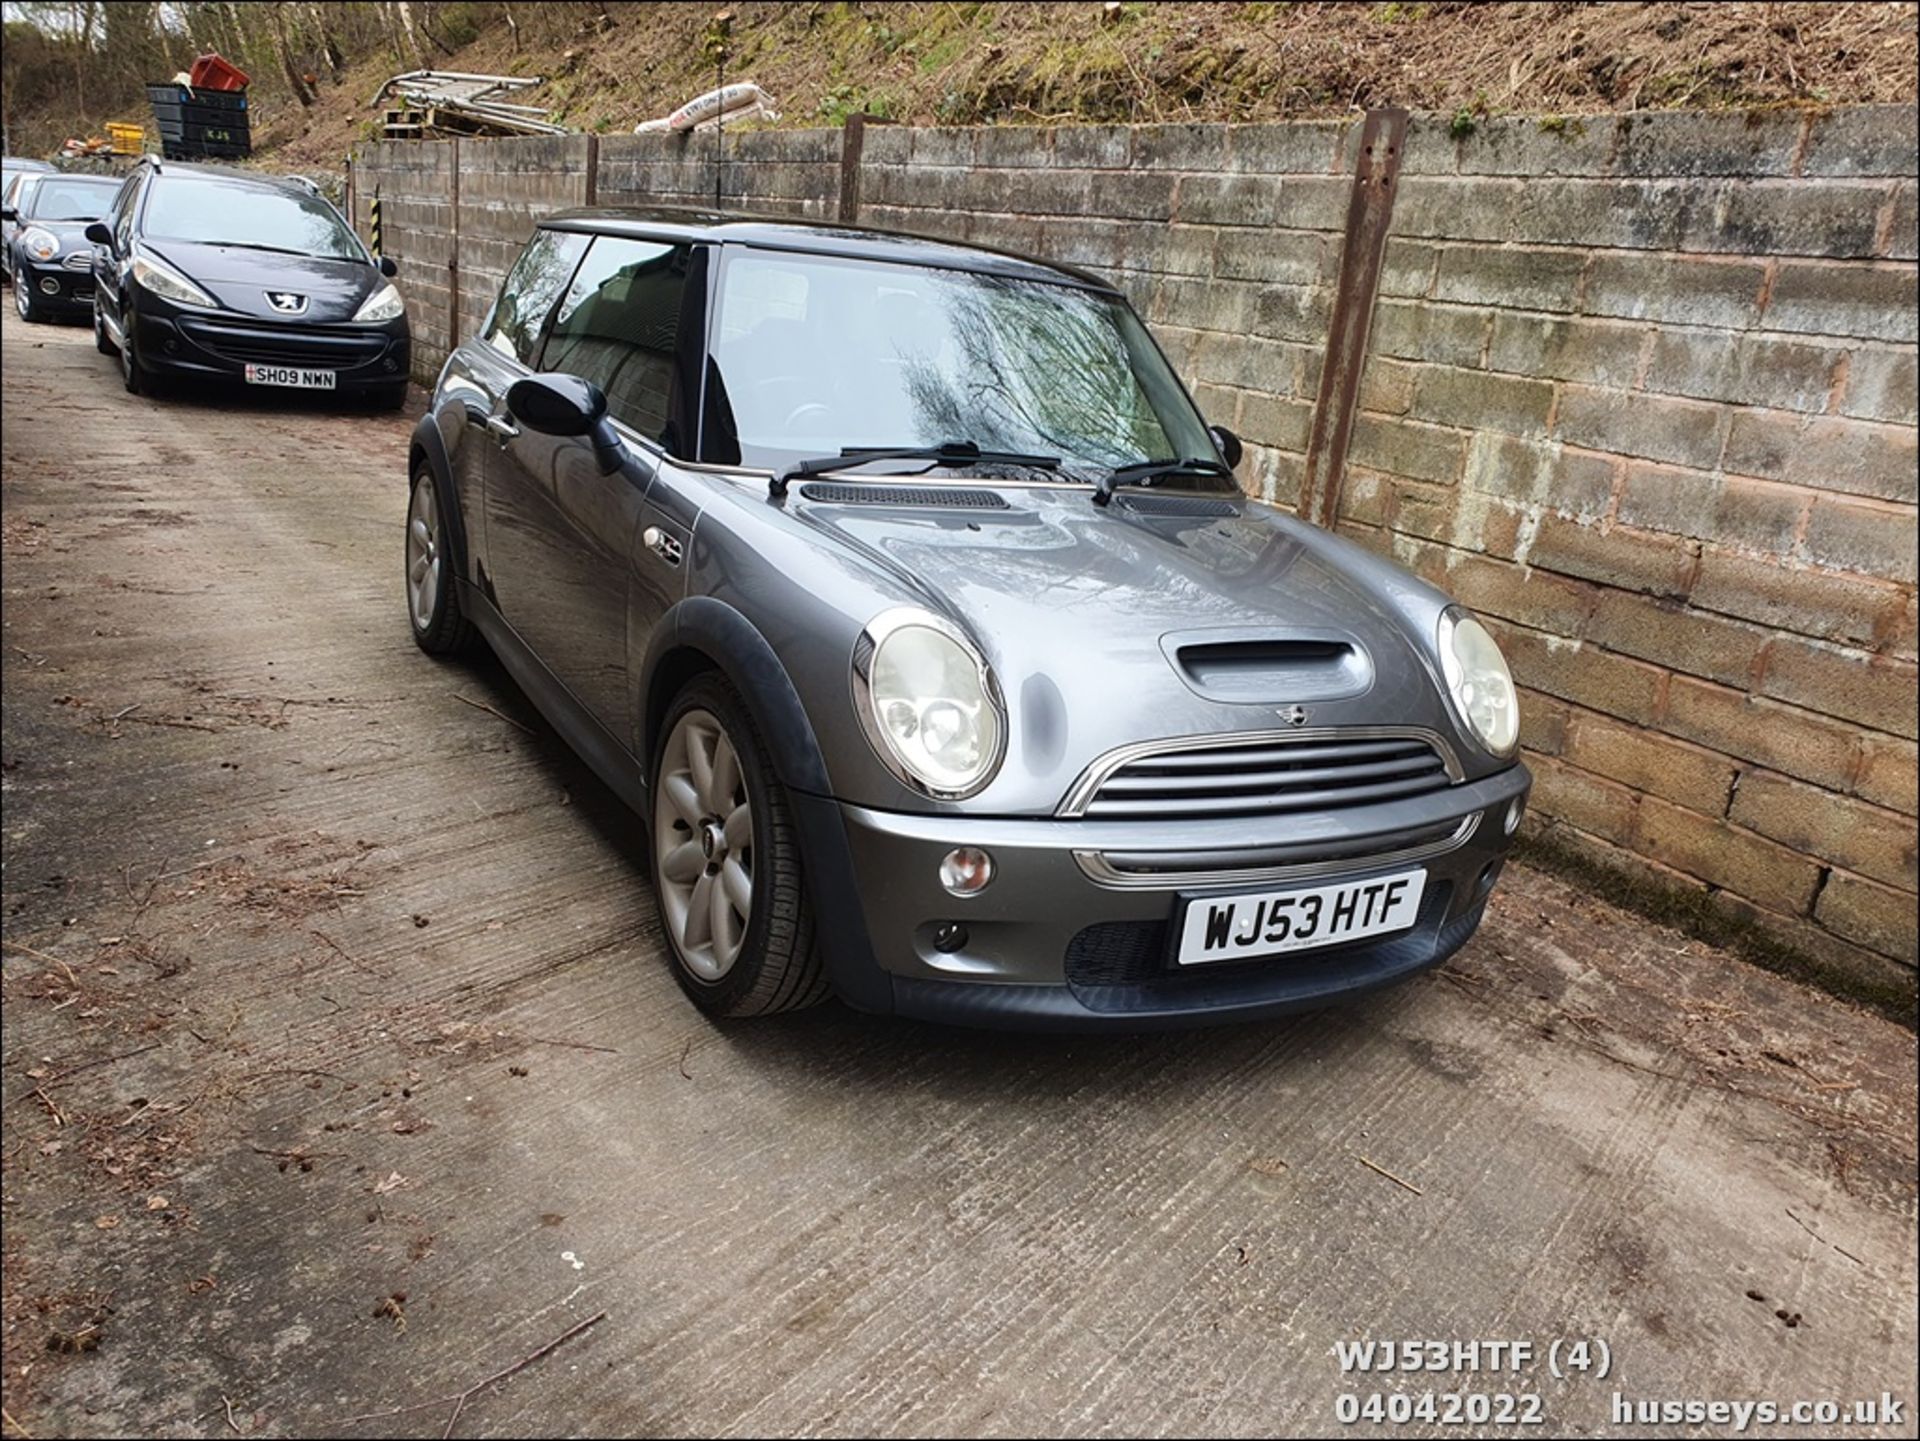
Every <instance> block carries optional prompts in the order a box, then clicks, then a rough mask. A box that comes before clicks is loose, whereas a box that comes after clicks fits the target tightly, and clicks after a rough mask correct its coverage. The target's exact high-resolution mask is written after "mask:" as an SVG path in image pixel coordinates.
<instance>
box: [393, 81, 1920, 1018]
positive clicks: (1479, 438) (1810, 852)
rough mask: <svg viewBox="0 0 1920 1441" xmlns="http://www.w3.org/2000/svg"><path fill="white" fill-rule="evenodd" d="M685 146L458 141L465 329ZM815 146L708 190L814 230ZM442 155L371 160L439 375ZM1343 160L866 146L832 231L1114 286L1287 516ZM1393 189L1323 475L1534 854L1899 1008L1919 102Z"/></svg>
mask: <svg viewBox="0 0 1920 1441" xmlns="http://www.w3.org/2000/svg"><path fill="white" fill-rule="evenodd" d="M711 140H712V137H711V136H699V137H694V138H692V139H690V140H683V139H679V138H676V137H669V136H622V137H609V138H606V139H603V140H599V141H598V142H589V141H588V140H587V139H586V138H585V137H570V138H568V139H567V140H564V141H557V142H551V141H487V142H482V141H471V140H469V141H464V142H462V143H461V155H460V166H459V215H460V222H461V235H460V240H459V251H460V274H461V311H462V333H463V334H471V331H472V327H473V325H474V324H475V323H477V321H478V319H479V317H480V316H481V315H483V314H484V312H485V309H486V307H487V305H488V304H490V303H491V300H492V291H493V289H494V288H495V287H496V286H497V284H498V278H499V275H500V274H501V273H502V271H503V269H504V266H505V265H506V264H507V263H509V262H510V260H511V256H512V253H513V250H514V248H515V245H516V243H517V237H519V236H521V235H523V234H524V231H525V229H526V227H527V225H528V224H529V222H530V221H531V219H532V218H533V216H534V215H536V214H537V213H539V212H540V211H541V210H542V209H543V208H553V207H556V206H558V205H562V204H577V203H580V201H581V200H583V199H584V198H585V196H586V193H587V184H586V170H587V167H589V166H592V167H594V175H595V184H594V186H593V189H594V192H595V198H596V199H597V200H598V201H599V202H600V203H604V204H618V203H624V202H632V201H642V200H652V201H655V202H668V203H682V204H688V203H690V204H697V205H702V206H708V205H711V203H712V200H713V195H714V162H713V149H712V145H711ZM842 144H843V137H842V134H841V132H838V131H762V132H746V133H742V134H739V135H736V136H733V137H731V138H730V139H729V140H728V142H727V157H728V158H727V163H726V164H725V166H724V167H722V169H721V177H720V178H721V186H722V195H723V198H724V201H725V203H726V204H727V205H729V206H734V207H740V208H746V209H752V210H758V211H762V212H766V213H775V214H784V215H793V216H804V217H807V218H812V219H831V218H833V217H835V216H837V215H838V214H839V213H840V207H841V202H842V185H843V183H844V178H843V174H842V166H841V155H842V148H841V147H842ZM449 148H450V147H448V146H446V145H433V144H424V145H422V144H389V145H381V146H374V147H370V148H369V149H368V150H367V151H365V152H364V153H363V154H362V156H361V158H360V162H359V165H358V166H357V168H356V193H357V199H358V204H357V210H358V214H359V216H360V218H361V221H362V226H363V229H364V221H365V203H366V199H367V197H369V196H370V195H371V193H372V189H373V184H374V182H375V181H376V180H377V181H378V182H379V183H381V184H382V186H383V188H384V192H385V195H386V226H387V231H388V249H389V251H390V252H393V253H396V254H402V255H403V256H405V257H406V260H405V262H404V263H406V266H407V268H406V270H405V271H404V272H403V276H402V280H403V287H404V288H405V289H407V290H408V292H409V297H410V303H411V304H412V305H413V306H414V308H415V312H416V331H415V333H416V335H417V336H419V337H420V349H421V365H420V368H421V370H422V373H431V369H432V367H434V366H437V365H438V363H439V360H440V358H441V356H442V355H443V354H444V349H445V333H446V325H445V322H444V319H440V320H438V321H437V322H436V320H435V317H434V311H435V307H436V306H437V307H440V309H439V312H438V314H439V315H440V316H444V312H445V306H446V303H447V290H446V286H445V283H444V282H445V265H446V260H447V249H448V243H447V237H446V228H447V225H448V222H449V218H450V214H451V210H450V205H451V194H452V184H453V176H452V168H451V165H450V163H449V161H448V159H447V158H446V153H447V151H448V150H449ZM595 149H597V160H596V157H595V154H594V153H593V152H594V150H595ZM1359 150H1360V127H1359V126H1358V125H1357V124H1351V123H1348V122H1344V121H1337V122H1305V123H1298V124H1290V125H1260V126H1221V125H1193V126H1083V127H1073V128H1067V129H1058V130H1048V129H1039V128H970V129H924V130H921V129H915V130H909V129H906V128H900V127H891V126H869V127H868V128H867V129H866V133H865V136H864V140H863V143H862V146H861V150H860V154H859V163H858V166H857V180H858V200H859V218H860V220H861V221H862V222H863V223H867V224H874V225H881V226H888V227H892V228H898V229H904V230H911V231H916V232H919V233H924V234H929V235H937V236H943V237H947V238H952V239H960V240H968V241H973V242H976V243H981V244H987V245H996V246H1001V247H1005V248H1010V249H1015V250H1020V251H1025V252H1029V253H1033V254H1037V255H1041V256H1044V257H1047V258H1051V259H1056V260H1062V261H1067V262H1071V263H1074V264H1079V265H1083V266H1086V267H1088V268H1091V269H1093V270H1096V271H1099V272H1101V273H1103V274H1105V275H1107V276H1109V277H1111V278H1112V279H1113V280H1114V281H1115V282H1116V283H1117V284H1118V285H1120V286H1121V287H1122V288H1123V289H1124V290H1125V291H1126V292H1127V294H1128V295H1129V296H1130V297H1131V298H1132V299H1133V301H1134V303H1135V305H1136V306H1137V307H1138V308H1139V309H1140V310H1141V312H1142V313H1143V314H1144V315H1146V316H1147V318H1148V319H1149V321H1150V322H1151V323H1152V325H1153V327H1154V331H1155V334H1156V335H1157V336H1158V337H1159V338H1160V340H1161V342H1162V344H1163V345H1164V346H1165V347H1166V349H1167V351H1168V353H1169V355H1170V356H1171V357H1172V358H1173V360H1174V361H1175V363H1176V364H1177V365H1178V367H1179V368H1180V370H1181V371H1182V373H1183V374H1184V375H1185V376H1186V377H1187V379H1188V381H1189V383H1190V384H1191V385H1192V386H1193V388H1194V392H1195V394H1196V396H1197V397H1198V399H1199V401H1200V403H1201V406H1202V408H1203V409H1204V410H1205V411H1206V413H1207V415H1208V417H1209V418H1210V419H1212V420H1216V421H1219V422H1222V423H1224V424H1227V425H1231V426H1232V427H1233V428H1234V429H1236V430H1237V431H1238V432H1239V433H1240V434H1241V435H1242V437H1243V438H1244V439H1245V440H1246V441H1247V442H1248V455H1247V459H1246V461H1245V462H1243V465H1242V481H1243V484H1245V485H1246V486H1247V488H1248V489H1249V490H1251V491H1253V492H1254V493H1257V494H1259V495H1261V496H1263V497H1265V498H1267V499H1269V500H1272V501H1275V502H1276V503H1279V504H1282V505H1287V506H1295V505H1298V504H1299V503H1300V501H1301V487H1302V483H1303V476H1304V474H1305V470H1306V466H1305V461H1306V454H1307V450H1308V445H1309V439H1308V437H1309V432H1310V430H1311V429H1312V426H1313V421H1314V413H1315V404H1316V395H1317V392H1318V389H1319V386H1320V377H1321V371H1322V368H1323V365H1324V363H1325V360H1326V357H1327V351H1328V343H1329V342H1328V337H1329V321H1330V316H1331V314H1332V310H1333V305H1334V300H1335V295H1336V291H1337V287H1338V284H1339V280H1340V274H1341V264H1342V253H1343V246H1344V241H1345V231H1346V225H1347V215H1348V201H1349V197H1350V196H1351V194H1352V193H1353V186H1354V183H1355V182H1354V174H1355V169H1356V165H1357V164H1359V163H1360V156H1359V153H1358V152H1359ZM436 152H437V153H438V158H436ZM1398 160H1399V163H1400V167H1401V168H1400V174H1399V176H1398V178H1397V180H1395V181H1394V182H1392V183H1393V184H1394V186H1395V187H1396V193H1395V195H1394V198H1393V210H1392V216H1391V224H1390V229H1389V231H1388V236H1389V238H1388V241H1387V245H1386V250H1385V255H1384V258H1383V261H1382V264H1381V266H1380V270H1379V277H1378V297H1377V299H1376V301H1375V303H1374V306H1373V309H1372V324H1371V329H1370V331H1369V332H1367V337H1366V352H1365V359H1364V367H1363V369H1362V370H1361V372H1360V384H1359V396H1358V412H1357V414H1356V417H1355V419H1354V423H1353V426H1352V431H1351V435H1350V437H1349V438H1348V440H1347V444H1346V447H1345V451H1344V461H1345V464H1344V466H1341V465H1340V464H1339V463H1338V462H1339V460H1340V458H1341V455H1340V452H1339V448H1338V446H1337V445H1336V446H1335V448H1334V451H1335V453H1334V462H1335V463H1334V464H1333V466H1332V467H1331V471H1330V472H1329V470H1328V468H1327V467H1326V466H1325V465H1323V466H1322V468H1321V469H1320V470H1319V471H1317V472H1316V475H1318V476H1322V477H1325V476H1327V475H1329V474H1330V475H1331V478H1332V479H1331V483H1332V484H1333V485H1334V486H1335V487H1336V488H1337V497H1338V508H1337V516H1338V518H1337V522H1336V524H1337V526H1338V528H1339V529H1340V530H1341V531H1342V532H1343V533H1345V534H1347V535H1349V536H1352V537H1353V538H1355V539H1356V540H1358V541H1360V542H1361V543H1363V544H1366V545H1369V546H1372V547H1374V548H1376V549H1380V550H1383V551H1387V552H1390V553H1392V554H1393V555H1395V556H1397V557H1398V558H1399V559H1400V560H1402V561H1403V562H1404V563H1406V564H1407V565H1409V566H1410V567H1412V568H1413V569H1415V570H1417V571H1419V572H1420V573H1421V574H1423V575H1425V576H1428V577H1429V578H1431V579H1433V580H1434V581H1436V582H1437V583H1439V584H1441V585H1442V586H1444V587H1445V588H1447V589H1448V590H1450V591H1451V592H1453V593H1454V594H1456V595H1458V596H1459V597H1460V599H1461V600H1462V601H1463V602H1465V603H1466V604H1468V605H1471V606H1473V607H1474V608H1475V609H1476V610H1478V611H1479V612H1480V613H1482V614H1483V615H1484V616H1486V617H1487V618H1488V619H1489V621H1490V622H1491V623H1492V624H1493V625H1494V626H1495V628H1496V629H1497V630H1498V631H1499V632H1500V635H1501V639H1502V641H1503V643H1504V644H1505V646H1506V647H1507V651H1508V655H1509V658H1510V659H1511V661H1512V663H1513V667H1514V671H1515V674H1516V676H1517V677H1518V679H1519V680H1520V682H1521V684H1522V686H1523V687H1524V688H1525V690H1526V697H1525V700H1526V706H1525V714H1526V732H1525V736H1524V741H1525V744H1526V746H1527V750H1528V758H1529V761H1530V762H1531V763H1532V765H1533V766H1534V770H1535V773H1536V775H1537V776H1538V778H1539V783H1538V787H1537V790H1536V793H1535V794H1536V801H1535V817H1534V820H1533V822H1532V823H1531V824H1533V825H1534V827H1535V829H1536V831H1542V830H1544V831H1545V832H1547V833H1549V834H1551V835H1552V836H1553V837H1554V838H1556V839H1557V840H1558V841H1560V842H1561V843H1562V844H1563V845H1564V846H1568V847H1571V848H1573V849H1575V850H1577V851H1580V852H1582V853H1584V854H1586V855H1588V856H1590V857H1593V858H1596V859H1599V860H1602V861H1604V862H1606V863H1608V864H1610V865H1612V866H1614V867H1616V868H1624V869H1627V870H1629V871H1632V872H1635V873H1637V874H1638V875H1639V876H1641V877H1644V878H1650V879H1653V880H1655V881H1656V882H1658V883H1659V884H1661V885H1664V886H1670V887H1674V888H1678V889H1681V890H1685V891H1689V892H1693V893H1695V894H1697V895H1699V896H1701V897H1705V898H1707V900H1708V901H1709V902H1710V903H1711V904H1712V905H1714V906H1716V907H1719V908H1721V909H1723V910H1724V911H1726V912H1728V913H1730V914H1734V915H1738V916H1740V917H1742V918H1744V919H1747V920H1751V921H1757V922H1759V923H1760V924H1761V925H1762V926H1763V927H1764V928H1765V929H1766V930H1767V931H1768V932H1770V933H1771V934H1773V935H1775V936H1776V937H1778V938H1779V939H1781V940H1783V941H1785V942H1786V943H1788V944H1790V945H1792V946H1793V947H1795V948H1797V949H1799V950H1801V951H1802V952H1804V953H1806V954H1809V955H1811V956H1813V957H1815V958H1816V959H1818V960H1820V961H1822V962H1824V963H1826V964H1827V965H1829V966H1831V967H1837V968H1840V969H1842V970H1844V971H1847V972H1850V973H1852V974H1854V975H1856V976H1862V977H1867V978H1870V979H1874V980H1885V979H1887V978H1889V977H1891V978H1893V979H1894V980H1895V981H1896V983H1899V984H1904V985H1910V984H1911V971H1910V969H1909V968H1911V967H1913V966H1914V963H1915V932H1916V926H1915V919H1914V915H1915V888H1916V887H1915V822H1914V815H1915V809H1916V806H1915V775H1916V752H1915V736H1916V729H1917V727H1916V716H1915V711H1916V706H1915V693H1916V692H1915V686H1916V676H1915V660H1916V636H1915V631H1916V606H1915V584H1914V582H1915V575H1914V570H1915V470H1916V453H1915V433H1916V432H1915V404H1916V402H1915V392H1916V364H1915V362H1916V345H1915V341H1916V320H1915V318H1916V294H1915V273H1916V272H1915V266H1914V258H1915V190H1916V186H1915V171H1916V136H1915V112H1914V111H1913V109H1911V108H1909V107H1863V108H1856V109H1845V110H1837V111H1833V112H1830V113H1827V114H1824V115H1809V114H1802V113H1762V114H1754V115H1746V114H1728V115H1720V114H1700V113H1691V112H1666V113H1657V114H1651V115H1641V116H1624V117H1617V118H1616V117H1612V116H1600V117H1588V118H1586V119H1584V120H1569V121H1566V122H1564V123H1562V122H1559V121H1539V120H1528V119H1503V120H1490V121H1483V122H1481V123H1480V124H1479V125H1477V126H1476V127H1475V128H1474V130H1473V131H1472V132H1471V133H1469V134H1466V135H1455V134H1452V133H1451V132H1450V127H1449V125H1448V123H1447V121H1446V119H1445V118H1444V117H1434V116H1415V117H1413V120H1412V123H1411V125H1410V127H1409V129H1408V132H1407V135H1406V139H1405V143H1404V150H1403V152H1402V153H1400V154H1399V156H1398ZM396 200H397V203H396ZM436 246H437V248H436ZM416 258H417V260H418V261H419V262H420V263H419V264H415V263H414V261H415V259H416ZM436 265H437V266H438V267H439V271H438V272H436V271H435V266H436ZM436 324H437V327H438V328H437V329H436V328H435V327H436ZM436 346H437V349H436ZM1323 459H1324V457H1323ZM1317 483H1320V484H1325V483H1328V482H1327V481H1326V480H1324V479H1322V480H1321V481H1319V482H1317ZM1903 977H1904V980H1903V979H1902V978H1903Z"/></svg>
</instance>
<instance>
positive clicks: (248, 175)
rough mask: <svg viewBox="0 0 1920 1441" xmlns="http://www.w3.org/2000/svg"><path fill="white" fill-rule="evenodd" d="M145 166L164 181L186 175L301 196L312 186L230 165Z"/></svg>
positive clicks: (175, 162) (296, 179)
mask: <svg viewBox="0 0 1920 1441" xmlns="http://www.w3.org/2000/svg"><path fill="white" fill-rule="evenodd" d="M145 163H146V165H147V166H148V167H149V168H151V169H152V171H153V173H154V174H155V175H156V176H157V177H159V178H160V179H162V180H164V179H165V178H166V177H167V176H169V175H186V176H192V177H194V178H196V179H202V180H221V181H226V182H229V183H231V184H234V185H247V186H251V187H253V188H254V189H256V190H283V191H294V192H297V193H299V194H302V195H306V194H311V193H312V189H313V187H312V185H311V184H310V183H309V182H307V181H305V180H303V179H301V178H300V177H298V176H294V175H268V174H265V173H264V172H262V171H258V170H237V169H235V168H234V167H233V166H231V165H185V164H182V163H181V162H180V161H178V160H168V161H165V162H162V161H158V160H148V161H146V162H145Z"/></svg>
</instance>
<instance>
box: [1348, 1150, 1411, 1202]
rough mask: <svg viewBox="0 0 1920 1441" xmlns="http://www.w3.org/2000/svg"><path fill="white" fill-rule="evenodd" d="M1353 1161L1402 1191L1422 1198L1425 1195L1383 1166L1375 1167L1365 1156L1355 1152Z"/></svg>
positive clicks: (1409, 1182)
mask: <svg viewBox="0 0 1920 1441" xmlns="http://www.w3.org/2000/svg"><path fill="white" fill-rule="evenodd" d="M1353 1159H1354V1160H1356V1161H1358V1162H1359V1163H1360V1164H1361V1165H1363V1166H1365V1167H1366V1168H1367V1169H1368V1170H1369V1171H1374V1172H1377V1173H1378V1174H1380V1175H1382V1176H1385V1177H1386V1178H1387V1179H1388V1180H1389V1181H1391V1182H1393V1184H1394V1185H1396V1186H1398V1187H1400V1188H1401V1189H1402V1190H1405V1191H1411V1192H1413V1194H1414V1195H1416V1196H1424V1195H1426V1194H1427V1193H1426V1192H1425V1191H1423V1190H1421V1189H1420V1188H1419V1187H1418V1186H1416V1185H1414V1184H1413V1182H1411V1181H1403V1180H1401V1179H1400V1177H1398V1176H1396V1175H1394V1174H1393V1172H1391V1171H1389V1170H1388V1169H1387V1168H1386V1167H1385V1166H1381V1165H1377V1164H1375V1163H1374V1162H1372V1161H1369V1160H1368V1159H1367V1158H1366V1157H1365V1156H1363V1155H1361V1154H1360V1153H1359V1152H1358V1151H1355V1152H1354V1153H1353Z"/></svg>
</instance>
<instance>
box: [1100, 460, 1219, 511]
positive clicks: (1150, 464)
mask: <svg viewBox="0 0 1920 1441" xmlns="http://www.w3.org/2000/svg"><path fill="white" fill-rule="evenodd" d="M1232 474H1233V472H1232V471H1231V470H1229V469H1228V468H1227V467H1226V466H1224V465H1222V464H1221V463H1220V462H1219V461H1217V460H1202V459H1200V458H1199V457H1197V456H1196V457H1186V458H1177V457H1167V458H1164V459H1160V460H1136V461H1135V462H1134V463H1133V464H1132V465H1118V466H1115V467H1114V468H1113V469H1112V470H1110V471H1108V472H1107V473H1106V474H1105V475H1103V476H1101V477H1100V479H1099V480H1097V481H1095V482H1094V486H1093V503H1094V504H1095V505H1106V504H1108V503H1109V502H1111V501H1112V500H1113V493H1114V491H1116V490H1118V489H1119V488H1120V487H1121V486H1123V485H1151V484H1152V483H1153V482H1154V481H1156V480H1158V479H1160V477H1162V476H1164V475H1224V476H1231V475H1232Z"/></svg>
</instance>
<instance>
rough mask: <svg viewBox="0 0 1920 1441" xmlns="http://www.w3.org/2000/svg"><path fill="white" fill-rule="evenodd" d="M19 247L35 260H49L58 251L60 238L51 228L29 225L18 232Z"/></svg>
mask: <svg viewBox="0 0 1920 1441" xmlns="http://www.w3.org/2000/svg"><path fill="white" fill-rule="evenodd" d="M20 248H21V249H22V250H24V251H26V252H27V254H29V255H31V256H32V257H33V258H34V259H35V260H51V259H53V257H54V256H56V255H58V254H59V253H60V240H59V237H57V236H56V235H55V234H54V233H53V232H52V231H51V230H42V229H41V228H40V227H39V226H37V225H29V226H28V227H27V228H26V229H25V230H24V231H22V232H21V234H20Z"/></svg>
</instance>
